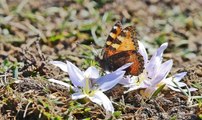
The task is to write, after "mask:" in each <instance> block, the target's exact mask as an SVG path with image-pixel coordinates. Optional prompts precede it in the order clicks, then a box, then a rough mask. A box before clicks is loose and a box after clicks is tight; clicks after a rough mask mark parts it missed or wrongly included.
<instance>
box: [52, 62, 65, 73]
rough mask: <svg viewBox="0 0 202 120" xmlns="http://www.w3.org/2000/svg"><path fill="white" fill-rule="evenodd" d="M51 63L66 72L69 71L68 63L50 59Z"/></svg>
mask: <svg viewBox="0 0 202 120" xmlns="http://www.w3.org/2000/svg"><path fill="white" fill-rule="evenodd" d="M50 63H51V64H53V65H55V66H57V67H59V68H60V69H61V70H63V71H64V72H68V71H67V64H66V63H64V62H61V61H50Z"/></svg>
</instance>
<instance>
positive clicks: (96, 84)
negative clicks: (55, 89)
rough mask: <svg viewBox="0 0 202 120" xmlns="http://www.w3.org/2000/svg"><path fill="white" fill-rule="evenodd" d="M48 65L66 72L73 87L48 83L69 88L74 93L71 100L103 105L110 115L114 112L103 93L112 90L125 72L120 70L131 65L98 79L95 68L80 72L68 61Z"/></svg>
mask: <svg viewBox="0 0 202 120" xmlns="http://www.w3.org/2000/svg"><path fill="white" fill-rule="evenodd" d="M50 63H51V64H53V65H55V66H58V67H59V68H60V69H62V70H63V71H65V72H68V74H69V77H70V80H71V82H72V84H73V86H71V85H70V84H67V83H64V82H62V81H58V80H54V79H49V81H51V82H54V83H58V84H61V85H64V86H66V87H67V88H70V87H71V88H72V89H73V90H74V91H75V93H73V94H72V99H74V100H75V99H81V98H84V97H87V98H89V99H90V100H91V101H92V102H94V103H97V104H99V105H103V106H104V108H105V109H106V111H110V112H112V113H113V112H114V107H113V105H112V103H111V101H110V100H109V98H108V97H107V96H106V95H105V94H104V93H103V92H104V91H107V90H109V89H111V88H113V87H114V86H115V85H116V84H117V83H119V81H120V80H121V79H122V77H123V75H124V73H125V71H122V70H123V69H125V68H127V67H129V66H130V65H131V64H126V65H124V66H122V67H121V68H119V69H118V70H116V71H114V72H112V73H110V74H106V75H105V76H102V77H100V76H99V72H98V70H97V69H96V68H95V67H89V68H88V69H87V70H86V71H81V70H80V69H79V68H77V67H76V66H75V65H73V64H72V63H71V62H69V61H67V63H63V62H60V61H51V62H50Z"/></svg>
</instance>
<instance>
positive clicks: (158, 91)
mask: <svg viewBox="0 0 202 120" xmlns="http://www.w3.org/2000/svg"><path fill="white" fill-rule="evenodd" d="M165 85H166V84H163V85H161V86H160V87H159V88H158V89H157V90H156V91H155V92H154V93H153V94H152V96H151V98H153V97H156V96H157V95H158V94H159V93H160V92H161V91H162V90H163V88H164V87H165Z"/></svg>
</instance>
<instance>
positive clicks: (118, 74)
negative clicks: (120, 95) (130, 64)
mask: <svg viewBox="0 0 202 120" xmlns="http://www.w3.org/2000/svg"><path fill="white" fill-rule="evenodd" d="M124 74H125V71H114V72H112V73H110V74H107V75H105V76H103V77H101V78H99V79H98V80H97V84H98V86H99V89H101V90H102V91H107V90H109V89H111V88H113V87H114V86H115V85H116V84H118V83H119V81H120V80H121V79H122V78H123V75H124Z"/></svg>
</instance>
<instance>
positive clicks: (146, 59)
mask: <svg viewBox="0 0 202 120" xmlns="http://www.w3.org/2000/svg"><path fill="white" fill-rule="evenodd" d="M138 45H139V50H138V52H139V53H140V54H141V55H142V56H143V59H144V62H145V63H147V61H148V55H147V51H146V49H145V47H144V45H143V44H142V43H141V42H140V41H139V40H138Z"/></svg>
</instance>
